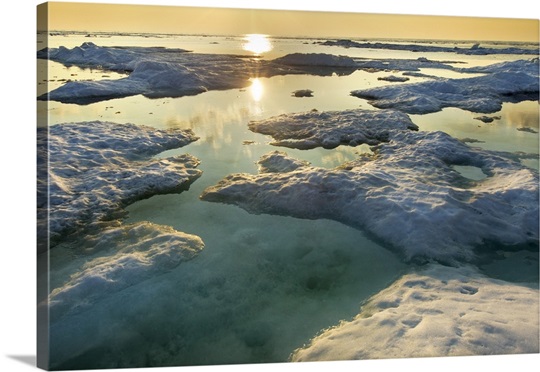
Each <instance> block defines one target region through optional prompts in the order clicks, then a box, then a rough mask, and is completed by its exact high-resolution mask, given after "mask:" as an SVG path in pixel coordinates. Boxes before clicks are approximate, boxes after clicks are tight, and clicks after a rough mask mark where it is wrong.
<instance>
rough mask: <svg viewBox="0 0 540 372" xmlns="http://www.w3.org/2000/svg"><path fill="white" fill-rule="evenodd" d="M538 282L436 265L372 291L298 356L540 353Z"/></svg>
mask: <svg viewBox="0 0 540 372" xmlns="http://www.w3.org/2000/svg"><path fill="white" fill-rule="evenodd" d="M538 300H539V294H538V289H537V288H530V287H527V286H521V285H515V284H510V283H508V282H504V281H501V280H495V279H490V278H487V277H484V276H483V275H481V274H479V273H478V272H477V271H476V270H474V269H473V268H471V267H460V268H451V267H445V266H439V265H430V266H428V267H427V268H425V269H423V270H418V272H415V273H411V274H407V275H405V276H403V277H402V278H401V279H399V280H397V281H396V282H395V283H394V284H392V285H391V286H390V287H388V288H387V289H385V290H383V291H381V292H380V293H378V294H376V295H375V296H373V297H372V298H371V299H370V300H369V301H368V303H367V304H366V305H364V306H363V307H362V310H361V311H360V313H359V314H358V315H357V316H356V317H355V318H354V319H353V320H352V321H344V322H342V323H341V324H339V325H336V326H335V327H334V328H331V329H329V330H326V331H324V332H323V333H322V334H321V335H319V336H317V337H315V338H314V339H313V340H312V342H311V344H310V345H308V346H306V347H305V348H302V349H299V350H296V351H295V352H294V353H293V354H292V360H293V361H320V360H355V359H381V358H414V357H441V356H458V355H462V356H464V355H495V354H519V353H538V351H539V346H538V343H539V341H538V330H539V325H538V310H539V309H538V304H539V302H538Z"/></svg>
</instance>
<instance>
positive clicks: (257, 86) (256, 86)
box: [249, 78, 264, 102]
mask: <svg viewBox="0 0 540 372" xmlns="http://www.w3.org/2000/svg"><path fill="white" fill-rule="evenodd" d="M249 90H250V92H251V96H252V97H253V100H254V101H255V102H259V101H260V100H261V98H262V96H263V92H264V87H263V85H262V83H261V81H260V80H259V78H253V79H251V86H250V87H249Z"/></svg>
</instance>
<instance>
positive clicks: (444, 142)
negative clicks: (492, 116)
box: [201, 131, 539, 264]
mask: <svg viewBox="0 0 540 372" xmlns="http://www.w3.org/2000/svg"><path fill="white" fill-rule="evenodd" d="M330 136H332V134H330ZM372 149H373V150H374V155H373V156H371V157H367V156H365V157H362V158H359V159H358V160H356V161H352V162H350V163H346V164H343V165H342V166H340V167H338V168H336V169H330V170H328V169H323V168H318V167H312V166H301V167H298V168H297V169H294V170H290V169H286V172H283V173H279V172H278V173H276V172H274V173H267V172H266V173H261V174H259V175H252V174H233V175H230V176H228V177H226V178H225V179H223V180H222V181H220V182H219V183H218V184H217V185H215V186H211V187H209V188H207V189H206V190H205V191H204V192H203V194H202V195H201V198H202V199H203V200H207V201H214V202H222V203H229V204H235V205H238V206H240V207H242V208H244V209H245V210H247V211H248V212H250V213H255V214H259V213H268V214H278V215H288V216H293V217H298V218H307V219H321V218H327V219H333V220H336V221H339V222H342V223H345V224H347V225H350V226H353V227H356V228H359V229H363V230H366V231H368V232H369V233H371V234H372V235H374V236H376V237H377V238H379V239H380V240H382V241H384V242H385V243H386V244H388V246H390V247H393V248H394V249H396V250H397V251H399V252H401V253H402V256H403V258H404V259H405V260H415V261H423V260H438V261H441V262H445V263H451V264H453V263H456V262H460V261H468V260H473V259H474V258H475V255H474V249H475V248H477V247H479V246H483V245H484V244H486V243H497V244H502V245H509V246H511V245H519V244H531V245H532V244H534V245H535V247H537V245H538V226H539V224H538V212H539V207H538V205H539V204H538V180H539V179H538V172H537V171H536V170H533V169H530V168H526V167H524V166H522V165H521V164H519V163H518V162H514V161H512V160H510V159H508V158H506V157H502V156H500V155H499V154H495V153H490V152H488V151H482V150H480V149H474V148H470V147H469V146H467V145H466V144H464V143H462V142H460V141H459V140H457V139H454V138H452V137H450V136H449V135H447V134H445V133H442V132H429V133H424V132H411V131H401V132H397V133H394V132H390V137H389V142H388V143H383V144H381V145H378V146H377V147H372ZM282 157H283V156H282V155H280V156H279V157H278V156H277V155H276V154H270V155H268V156H267V157H266V159H264V165H265V167H266V168H270V169H274V168H273V167H272V166H269V164H271V163H272V162H275V163H276V164H280V163H282V162H283V159H282ZM289 162H293V160H289ZM456 165H461V166H473V167H477V168H479V169H481V171H482V172H483V173H484V174H485V175H487V177H486V178H485V179H483V180H480V181H476V180H471V179H468V178H466V177H463V176H462V175H461V174H460V173H459V172H458V171H457V170H456V169H454V167H455V166H456ZM275 169H278V166H277V165H276V167H275Z"/></svg>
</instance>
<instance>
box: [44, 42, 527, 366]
mask: <svg viewBox="0 0 540 372" xmlns="http://www.w3.org/2000/svg"><path fill="white" fill-rule="evenodd" d="M85 41H92V42H94V43H95V44H97V45H99V46H164V47H171V48H172V47H174V48H182V49H188V50H193V51H194V52H198V53H224V54H243V55H246V54H247V55H249V51H246V50H244V49H242V45H243V43H245V38H244V37H222V36H220V37H217V36H192V35H191V36H190V35H184V36H181V35H142V34H140V35H129V34H124V35H118V34H112V35H107V34H94V35H82V34H62V33H59V34H54V35H53V36H50V37H49V46H50V47H57V46H60V45H62V46H66V47H68V48H71V47H73V46H77V45H80V44H81V43H83V42H85ZM316 41H317V40H313V39H291V38H288V39H276V38H273V39H271V42H272V44H273V45H272V46H273V47H272V49H271V51H268V52H267V53H263V55H262V56H261V58H266V59H272V58H276V57H280V56H282V55H285V54H287V53H293V52H304V53H309V52H320V53H331V54H341V55H349V56H352V57H357V58H410V59H416V58H418V57H420V55H419V54H418V53H413V52H407V51H396V50H393V51H388V50H369V49H367V50H364V49H355V48H349V49H345V48H339V47H329V46H321V45H317V44H314V42H316ZM441 45H442V44H441ZM39 47H40V45H39V44H38V48H39ZM421 56H422V57H426V58H429V59H433V60H437V59H439V60H446V61H449V60H450V61H456V62H460V63H459V67H472V66H482V65H487V64H490V63H495V62H500V61H504V60H513V59H520V58H523V57H522V56H511V55H495V56H466V55H455V54H449V53H422V55H421ZM461 62H464V63H465V64H463V63H461ZM38 63H39V67H40V68H42V69H44V68H47V69H48V78H47V80H49V81H41V82H40V83H41V84H40V85H38V94H40V93H43V92H46V91H49V90H52V89H54V88H56V87H58V86H61V85H62V84H63V83H64V82H65V81H66V80H67V79H71V80H77V79H92V80H100V79H115V78H122V77H124V76H125V75H124V74H121V73H117V72H110V71H101V70H96V69H93V70H90V69H83V68H79V67H76V66H63V65H61V64H59V63H56V62H51V61H42V60H40V61H38ZM456 65H458V64H457V63H456ZM422 72H424V73H426V74H430V75H437V76H441V77H451V78H466V77H469V76H471V75H467V74H462V73H457V72H449V71H446V70H436V69H430V70H427V71H422ZM389 74H390V72H385V71H380V72H375V73H370V72H366V71H360V70H358V71H355V72H354V73H352V74H350V75H345V76H338V75H333V76H327V77H320V76H310V75H285V76H275V77H271V78H262V77H258V76H253V77H252V78H251V80H250V86H249V87H247V88H243V89H231V90H225V91H210V92H206V93H202V94H199V95H196V96H189V97H181V98H160V99H149V98H146V97H143V96H132V97H126V98H122V99H113V100H108V101H102V102H97V103H93V104H89V105H76V104H62V103H58V102H46V103H45V102H40V103H38V121H40V122H41V123H44V122H48V123H49V125H55V124H58V123H64V122H80V121H92V120H103V121H113V122H119V123H124V122H130V123H135V124H139V125H149V126H152V127H155V128H159V129H165V128H180V129H191V130H193V131H194V132H195V134H196V135H197V136H198V137H199V140H198V141H196V142H194V143H192V144H190V145H188V146H186V147H183V148H180V149H175V150H169V151H166V152H164V153H161V154H159V155H157V157H168V156H173V155H179V154H183V153H189V154H191V155H193V156H195V157H197V158H198V159H200V161H201V165H200V166H199V168H200V169H201V170H202V171H203V176H202V177H201V178H200V179H198V180H197V181H196V182H195V183H194V184H193V185H192V186H191V187H190V189H189V190H188V191H184V192H182V193H181V194H170V195H159V196H153V197H151V198H148V199H145V200H141V201H138V202H136V203H133V204H132V205H130V206H128V207H127V211H128V215H127V217H126V218H125V219H124V220H123V223H126V224H127V223H132V222H138V221H150V222H153V223H157V224H162V225H167V226H172V227H173V228H175V229H177V230H179V231H183V232H186V233H190V234H195V235H198V236H200V237H201V238H202V240H203V241H204V243H205V248H204V250H203V251H202V252H201V253H199V254H198V255H197V256H196V257H195V258H194V259H192V260H191V261H188V262H184V263H182V264H180V265H179V266H178V267H177V268H176V269H174V270H172V271H170V272H168V273H165V274H162V275H159V276H156V277H153V278H151V279H149V280H146V281H144V282H142V283H139V284H137V285H134V286H132V287H129V288H127V289H125V290H123V291H121V293H119V294H117V295H115V296H111V298H106V299H104V300H101V301H100V302H98V303H96V304H93V305H92V308H91V310H89V311H86V312H84V313H82V314H78V315H76V316H73V317H70V318H67V319H64V320H63V321H62V322H61V324H54V325H53V326H52V328H51V336H52V338H51V345H52V358H53V359H52V361H53V363H54V358H55V357H56V358H57V362H56V363H57V364H56V366H57V367H60V368H82V367H84V368H88V367H94V368H106V367H136V366H167V365H193V364H222V363H256V362H280V361H287V359H288V357H289V355H290V353H291V352H292V351H293V350H295V349H296V348H299V347H301V346H303V345H304V344H305V343H308V342H309V340H310V339H311V338H313V337H314V336H315V335H316V334H318V333H319V332H321V331H322V330H324V329H326V328H328V327H331V326H334V325H336V324H338V323H339V322H340V321H341V320H349V319H351V318H352V317H353V316H354V315H356V314H357V313H358V311H359V308H360V306H361V305H362V302H363V301H365V300H366V299H368V298H369V297H370V296H371V295H373V294H375V293H377V292H379V291H380V290H382V289H384V288H385V287H386V286H388V285H389V284H390V283H392V282H393V281H394V280H395V279H396V278H398V277H399V276H401V275H402V274H403V273H405V272H407V271H408V270H409V269H410V268H411V267H412V266H411V265H410V264H406V263H405V262H403V261H402V259H401V258H400V257H398V256H397V255H395V254H394V253H393V252H392V251H390V250H388V249H387V247H385V246H384V245H381V243H380V242H377V241H374V240H373V239H371V238H370V237H368V236H366V235H365V234H364V233H363V232H362V231H359V230H356V229H353V228H350V227H348V226H345V225H342V224H340V223H338V222H334V221H328V220H301V219H296V218H292V217H283V216H271V215H250V214H248V213H247V212H245V211H244V210H242V209H240V208H238V207H235V206H231V205H223V204H219V203H209V202H203V201H201V200H200V199H199V195H200V194H201V193H202V191H203V190H204V189H205V188H206V187H208V186H211V185H214V184H215V183H216V182H218V181H219V180H220V179H222V178H223V177H225V176H227V175H229V174H231V173H242V172H245V173H256V172H257V164H256V162H257V160H258V159H259V158H260V157H261V156H262V155H264V154H266V153H268V152H270V151H274V150H280V151H285V152H287V153H288V154H289V155H291V156H293V157H295V158H298V159H302V160H305V161H308V162H310V163H311V164H312V165H314V166H318V167H324V168H333V167H336V166H339V165H340V164H342V163H344V162H346V161H350V160H353V159H355V158H356V157H358V155H359V154H361V153H369V152H371V150H370V149H369V147H368V146H365V145H363V146H359V147H354V148H353V147H344V146H340V147H338V148H336V149H333V150H325V149H320V148H317V149H313V150H304V151H301V150H295V149H283V148H278V147H275V146H272V145H271V139H270V138H269V137H267V136H264V135H261V134H257V133H253V132H251V131H249V130H248V127H247V124H248V123H249V121H250V120H259V119H264V118H268V117H271V116H274V115H279V114H283V113H292V112H300V111H309V110H313V109H315V110H319V111H330V110H346V109H354V108H363V109H374V108H373V107H372V106H370V105H369V103H368V102H367V101H365V100H363V99H359V98H356V97H352V96H350V94H349V93H350V91H351V90H354V89H362V88H369V87H375V86H382V85H387V84H395V83H389V82H385V81H381V80H378V78H379V77H383V76H387V75H389ZM424 79H425V78H412V77H411V82H414V81H422V80H424ZM298 89H310V90H312V91H313V92H314V94H313V97H303V98H299V97H294V96H293V95H292V92H293V91H295V90H298ZM477 116H480V115H478V114H473V113H470V112H467V111H463V110H460V109H453V108H448V109H444V110H442V111H441V112H438V113H433V114H427V115H411V118H412V120H413V121H414V122H415V123H416V124H417V125H418V126H419V127H420V130H426V131H433V130H441V131H445V132H447V133H449V134H451V135H452V136H454V137H457V138H467V139H469V140H470V139H471V138H472V139H474V140H475V143H473V144H471V145H474V146H478V147H482V148H485V149H489V150H497V151H509V152H516V151H520V152H524V153H529V154H538V135H537V134H534V133H533V132H525V131H518V130H517V128H521V127H529V128H532V129H533V130H534V129H536V130H538V102H531V101H525V102H521V103H505V104H504V105H503V108H502V110H501V111H500V112H498V113H494V114H493V116H497V117H500V118H499V119H497V120H495V121H494V122H492V123H489V124H486V123H484V122H482V121H479V120H478V119H475V117H477ZM522 161H523V162H524V164H526V165H527V166H530V167H533V168H536V169H538V159H537V157H536V158H534V156H532V157H531V156H530V157H528V158H527V159H524V160H522ZM457 170H458V171H460V172H462V174H463V175H464V176H465V177H470V178H472V179H479V178H478V177H481V175H480V174H479V173H478V170H475V169H461V168H460V169H457ZM80 239H84V237H81V238H80ZM76 247H77V243H76V242H75V243H74V242H70V243H69V244H62V243H61V244H60V245H59V246H57V247H55V248H54V249H55V250H56V251H55V253H54V255H51V257H52V258H51V267H52V269H53V271H55V272H62V267H63V266H69V265H67V264H66V262H69V261H70V257H72V256H77V255H78V253H77V248H76ZM535 265H536V266H537V265H538V252H531V251H530V250H520V251H518V252H513V253H508V252H506V253H501V254H500V255H498V256H496V257H495V258H494V257H488V258H485V260H484V261H482V262H481V264H479V266H480V268H481V269H482V270H483V271H484V272H485V273H487V274H488V275H492V276H493V277H497V278H502V279H505V280H510V281H514V282H524V281H527V282H531V281H532V282H536V283H537V282H538V274H537V272H536V274H535V270H534V268H535ZM520 267H522V268H525V269H519V268H520ZM516 268H518V269H516ZM70 270H72V269H70ZM516 272H517V273H518V274H516ZM520 273H521V274H520ZM72 274H73V272H68V273H64V275H65V277H66V278H67V277H69V275H72ZM519 274H520V275H519ZM53 282H59V283H61V282H62V280H61V279H57V280H56V281H53ZM59 285H60V284H59ZM51 289H54V288H51ZM85 338H86V339H90V338H91V339H92V342H89V343H88V344H87V345H86V347H82V348H78V349H77V348H76V345H78V344H80V343H81V341H80V340H83V339H85ZM76 340H78V341H76ZM74 345H75V346H74ZM70 348H72V349H73V350H77V351H76V352H75V353H73V354H70V353H69V352H68V350H71V349H70Z"/></svg>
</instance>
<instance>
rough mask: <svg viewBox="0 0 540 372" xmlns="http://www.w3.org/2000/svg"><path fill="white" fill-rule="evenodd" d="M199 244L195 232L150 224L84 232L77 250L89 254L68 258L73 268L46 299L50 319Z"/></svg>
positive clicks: (177, 259) (169, 264)
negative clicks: (83, 237)
mask: <svg viewBox="0 0 540 372" xmlns="http://www.w3.org/2000/svg"><path fill="white" fill-rule="evenodd" d="M203 247H204V243H203V242H202V240H201V239H200V238H199V237H198V236H195V235H188V234H184V233H182V232H179V231H176V230H174V229H172V228H170V227H168V226H163V225H154V224H150V223H138V224H130V225H122V226H119V227H115V228H110V229H105V230H103V231H99V232H98V233H97V234H93V235H87V236H86V237H85V239H84V240H83V243H80V244H79V245H78V247H77V250H78V252H91V253H93V256H92V255H89V256H83V255H81V256H82V257H81V258H79V259H74V260H73V261H72V262H70V263H69V266H68V267H74V268H75V272H74V273H73V274H71V276H70V277H69V280H67V281H66V282H65V283H62V285H60V286H58V287H56V288H54V289H53V291H52V292H51V294H50V296H49V299H48V303H49V309H50V316H51V320H52V321H53V322H55V321H56V320H58V319H60V318H61V317H62V316H65V315H66V314H67V313H76V312H80V311H84V310H86V309H88V308H89V307H91V306H92V305H93V304H95V302H97V301H99V300H100V299H102V298H104V297H107V296H110V295H112V294H114V293H116V292H119V291H121V290H122V289H124V288H127V287H129V286H132V285H135V284H138V283H140V282H142V281H144V280H146V279H149V278H152V277H155V276H157V275H159V274H162V273H164V272H167V271H169V270H171V269H173V268H175V267H176V266H178V265H179V264H180V263H181V262H182V261H186V260H189V259H191V258H192V257H193V256H195V255H196V254H197V253H198V252H199V251H200V250H202V249H203ZM80 261H82V262H80ZM78 265H81V267H80V268H79V266H78ZM53 270H54V269H53ZM62 270H63V271H66V270H68V269H66V268H63V269H62Z"/></svg>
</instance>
